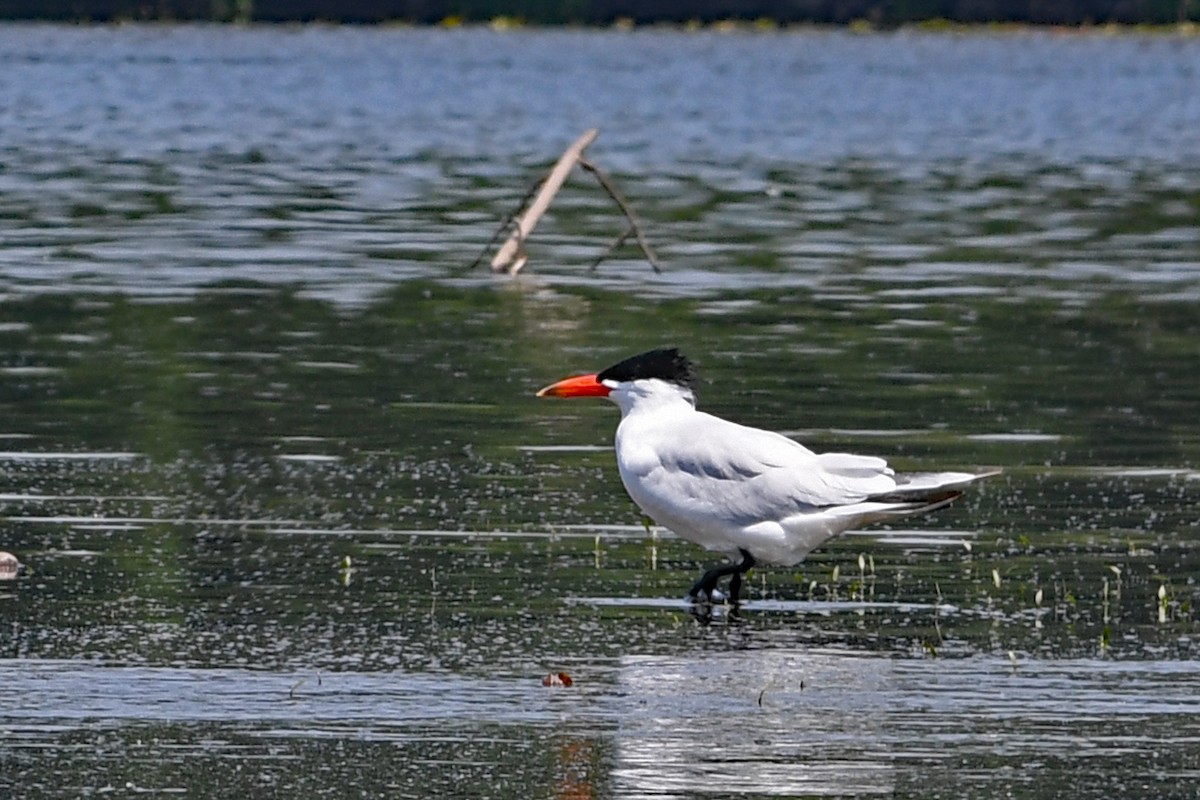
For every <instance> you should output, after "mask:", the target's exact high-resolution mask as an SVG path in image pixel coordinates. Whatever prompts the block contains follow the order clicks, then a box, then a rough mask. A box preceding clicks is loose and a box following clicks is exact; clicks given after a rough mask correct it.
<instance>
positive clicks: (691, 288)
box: [0, 26, 1200, 798]
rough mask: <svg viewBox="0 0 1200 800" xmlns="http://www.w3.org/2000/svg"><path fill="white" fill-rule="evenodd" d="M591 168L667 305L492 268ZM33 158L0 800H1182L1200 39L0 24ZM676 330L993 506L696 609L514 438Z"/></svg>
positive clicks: (536, 257) (679, 556) (910, 527)
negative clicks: (535, 196)
mask: <svg viewBox="0 0 1200 800" xmlns="http://www.w3.org/2000/svg"><path fill="white" fill-rule="evenodd" d="M593 126H595V127H599V128H600V130H601V134H600V138H599V140H598V141H597V142H596V144H595V145H593V146H592V148H591V150H590V151H589V152H590V154H591V156H592V158H593V159H594V160H595V161H596V162H597V163H599V164H600V165H601V166H602V167H604V168H605V169H606V170H607V171H609V172H610V173H612V175H613V177H614V179H615V180H616V181H617V182H618V184H619V185H620V187H621V189H622V190H623V192H624V193H625V194H626V195H627V196H628V197H629V199H630V202H631V203H632V204H633V206H634V207H635V208H636V209H637V211H638V213H639V215H640V216H641V217H642V218H643V220H644V223H645V226H646V229H647V233H648V235H649V237H650V239H651V241H652V243H653V244H654V245H655V247H656V249H657V250H658V252H659V254H660V256H661V258H662V261H663V263H664V270H663V272H662V274H660V275H656V274H655V273H653V272H652V271H651V270H650V268H649V266H648V265H647V264H646V263H645V262H644V261H642V260H641V259H640V257H639V253H638V252H637V251H636V250H634V249H632V248H628V249H626V248H623V249H621V250H619V251H618V252H617V253H616V254H615V256H614V257H612V258H610V259H608V260H606V261H605V262H604V263H603V264H601V265H600V266H599V267H598V268H597V269H594V270H593V269H592V264H593V261H594V260H595V258H596V256H597V255H599V254H600V253H602V252H603V251H604V250H605V248H606V247H608V245H609V244H610V243H611V242H612V241H613V240H614V239H615V238H616V236H618V235H619V234H620V233H621V231H622V230H623V220H622V219H621V218H620V216H619V213H618V212H616V211H615V210H614V208H613V207H612V205H611V202H610V201H609V200H608V198H607V196H606V195H605V194H604V192H603V191H602V190H601V189H600V188H599V187H597V186H596V185H595V184H593V183H590V178H589V177H588V176H587V175H586V174H577V175H575V176H574V177H573V178H572V179H571V181H570V182H569V183H568V185H567V187H566V188H565V189H564V191H563V193H562V194H560V196H559V198H558V199H557V201H556V203H555V205H554V206H553V207H552V209H551V211H550V213H549V214H548V215H547V217H546V218H545V219H544V220H543V221H542V223H541V225H540V226H539V228H538V229H537V231H536V233H535V235H534V237H533V238H532V239H531V241H530V242H529V243H528V246H527V249H528V253H529V257H530V261H529V264H528V266H527V267H526V268H525V271H524V272H523V273H522V275H521V276H520V278H519V279H516V280H513V279H508V278H493V277H491V276H490V275H487V274H485V272H484V269H483V268H482V267H481V268H476V269H474V270H472V269H470V268H469V265H470V264H471V262H472V260H473V259H475V257H476V255H478V254H479V252H480V251H481V250H482V249H483V248H484V246H485V244H486V243H487V241H488V240H489V238H490V237H491V235H492V233H493V231H494V230H495V229H496V227H497V226H498V225H499V223H500V221H501V220H502V218H503V217H504V216H505V215H506V214H507V213H508V212H509V211H511V210H512V208H513V206H514V205H515V204H516V203H517V201H518V200H519V199H520V197H521V196H522V195H523V194H524V193H525V191H526V190H527V189H528V187H529V185H530V184H531V183H532V182H533V181H534V180H535V179H536V178H537V176H538V175H539V173H541V172H542V171H543V170H545V169H546V167H547V165H548V164H549V163H550V162H551V161H552V160H553V159H554V157H555V156H556V155H557V153H558V152H559V151H560V150H561V149H562V148H563V147H565V146H566V144H568V143H569V142H570V141H571V140H572V139H573V138H574V137H575V136H577V135H578V134H579V133H580V132H582V131H583V130H584V129H586V128H588V127H593ZM0 130H2V131H3V136H2V137H0V411H2V412H3V414H2V416H0V477H2V479H3V482H2V483H0V550H7V551H11V552H13V553H16V554H17V555H18V556H19V557H20V558H21V560H22V561H23V562H24V563H25V564H26V565H27V571H26V573H25V574H24V575H23V576H22V577H21V578H19V579H18V580H15V581H7V582H0V686H2V687H3V689H4V698H5V700H4V703H3V704H0V789H3V790H5V791H4V793H3V794H4V796H6V797H7V796H9V795H11V796H14V797H22V798H43V797H46V798H48V797H62V796H72V797H74V796H92V795H98V794H103V795H117V796H126V795H134V794H144V793H153V794H172V793H174V794H187V795H190V796H218V795H222V796H223V795H226V794H230V793H232V792H241V793H244V794H247V795H248V796H255V797H259V796H262V797H271V796H279V797H317V796H350V795H353V796H400V797H428V796H448V797H449V796H453V797H474V796H478V797H514V798H517V797H519V798H528V797H570V798H581V797H680V798H683V797H696V796H751V797H780V796H783V797H811V796H864V797H868V796H877V795H896V796H906V797H985V798H990V797H1010V796H1019V797H1046V798H1049V797H1061V796H1071V797H1083V798H1108V797H1143V796H1144V797H1194V796H1196V794H1197V791H1198V790H1200V745H1198V744H1197V742H1200V701H1198V700H1197V698H1200V668H1198V665H1200V659H1198V655H1200V651H1198V644H1197V636H1198V634H1200V630H1198V627H1200V626H1198V623H1197V617H1196V610H1195V607H1196V605H1197V602H1200V589H1198V588H1197V585H1196V581H1197V578H1198V577H1200V547H1198V545H1197V538H1198V533H1200V531H1198V528H1200V512H1198V511H1197V508H1198V506H1197V503H1196V495H1197V491H1198V490H1200V422H1198V421H1197V419H1198V417H1197V413H1196V409H1197V401H1198V398H1200V378H1198V377H1197V370H1196V365H1197V364H1198V363H1200V313H1198V311H1200V308H1198V306H1200V157H1197V155H1196V154H1197V153H1200V42H1198V41H1196V40H1194V39H1189V38H1175V37H1171V36H1157V37H1140V36H1132V35H1129V36H1116V37H1100V36H1062V35H1034V34H1021V35H1014V34H1008V35H972V36H962V35H941V36H924V35H914V34H897V35H888V36H851V35H844V34H837V33H817V32H809V33H787V34H773V35H772V34H755V35H749V34H736V35H720V34H715V33H712V34H708V33H705V34H690V35H684V34H682V33H670V32H638V33H630V34H626V33H616V32H604V33H600V32H595V33H588V32H579V31H574V32H541V31H517V32H510V33H506V34H500V33H493V32H489V31H482V30H477V31H429V30H403V29H350V28H347V29H341V28H322V27H303V28H249V29H226V28H216V27H136V26H130V27H113V28H89V27H76V28H60V27H39V26H14V27H3V28H0ZM663 342H672V343H676V344H678V345H680V346H682V347H684V348H685V349H686V350H687V351H688V352H689V353H690V354H692V355H693V356H694V357H695V358H697V360H699V361H700V363H701V369H702V381H701V389H700V400H701V404H702V406H703V407H705V408H706V409H708V410H710V411H713V412H715V413H718V414H721V415H724V416H729V417H732V418H735V419H737V420H738V421H742V422H746V423H750V424H754V425H758V426H760V427H767V428H772V429H775V430H781V431H784V432H785V433H787V434H789V435H791V436H794V437H797V438H799V439H801V440H803V441H804V442H806V443H807V444H809V445H811V446H813V447H814V448H816V449H838V450H853V451H860V452H871V453H877V454H880V455H884V456H886V457H888V458H889V460H891V461H892V463H893V464H895V465H896V466H898V467H900V468H902V469H925V468H932V467H942V466H944V467H957V468H973V467H985V466H988V467H999V468H1002V469H1003V470H1004V474H1003V475H1002V476H1001V477H999V478H995V479H992V480H990V481H988V482H986V483H984V484H982V485H981V486H980V487H979V488H978V489H977V490H974V491H972V492H971V493H969V494H968V496H966V497H964V498H963V499H962V500H961V501H960V502H959V503H957V504H956V505H955V506H953V507H952V508H950V509H947V510H945V511H943V512H941V513H939V514H938V515H936V516H933V517H928V518H919V519H913V520H908V521H906V523H905V525H904V526H903V527H900V526H896V527H892V528H874V529H869V530H866V531H860V532H854V533H852V534H848V535H846V536H843V537H842V538H840V539H839V540H836V541H835V542H833V543H831V544H829V545H828V546H826V547H824V548H822V549H821V550H819V551H818V552H816V553H814V554H813V555H812V556H811V557H810V558H809V559H808V560H807V561H806V562H805V563H804V564H801V565H800V566H798V567H796V568H794V569H778V568H775V569H762V570H756V571H755V572H754V573H752V575H751V579H750V581H749V583H750V587H749V588H750V591H749V595H750V597H749V602H748V603H746V605H745V606H744V608H743V609H742V612H741V614H740V615H739V616H736V617H735V616H733V615H730V614H729V613H727V612H726V611H724V610H719V611H718V613H717V614H716V615H715V616H714V617H713V618H712V619H708V620H697V619H695V618H694V617H693V616H692V615H691V614H689V612H688V609H687V608H686V607H685V605H684V604H683V603H682V601H681V600H680V599H679V598H680V597H682V595H683V593H684V591H685V590H686V589H687V587H688V586H690V584H691V581H692V580H693V579H694V578H695V577H696V575H697V574H698V573H699V571H700V570H701V569H702V568H703V567H704V565H706V564H710V563H712V561H713V557H712V556H711V555H710V554H707V553H704V552H702V551H699V550H698V549H697V548H695V547H693V546H691V545H689V544H687V543H684V542H680V541H678V540H676V539H674V538H673V537H672V536H671V534H670V533H669V532H666V531H663V530H657V529H650V530H647V529H646V528H645V527H643V525H642V522H641V519H640V517H639V515H638V513H637V512H636V510H635V509H634V507H633V506H632V505H631V504H630V502H629V501H628V500H627V499H626V498H625V496H624V494H623V492H622V490H621V487H620V483H619V480H618V479H617V476H616V473H615V467H614V465H613V460H612V455H611V452H610V450H609V447H610V442H611V435H612V430H613V428H614V426H615V424H616V419H617V412H616V411H615V409H613V408H612V407H611V406H609V405H607V404H604V403H596V404H589V403H586V402H582V401H581V402H572V403H566V402H550V401H539V400H536V399H534V398H533V396H532V395H533V392H534V391H535V390H536V389H537V388H538V387H540V386H542V385H544V384H546V383H548V382H550V381H551V380H554V379H557V378H559V377H563V376H564V375H567V374H570V373H572V372H579V371H586V370H593V369H597V368H600V367H603V366H606V365H607V364H609V363H611V362H612V361H613V360H615V359H616V358H618V357H621V356H624V355H627V354H629V353H632V352H636V351H638V350H641V349H646V348H647V347H650V346H654V345H657V344H660V343H663ZM560 671H561V672H566V673H568V674H569V675H570V676H571V677H572V678H573V685H572V686H570V687H546V686H543V684H542V679H543V677H544V676H545V675H547V673H551V672H553V673H557V672H560Z"/></svg>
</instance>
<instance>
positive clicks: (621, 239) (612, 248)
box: [588, 226, 636, 272]
mask: <svg viewBox="0 0 1200 800" xmlns="http://www.w3.org/2000/svg"><path fill="white" fill-rule="evenodd" d="M634 233H636V231H634V229H633V227H632V226H631V227H628V228H626V229H625V232H624V233H622V234H621V235H620V236H618V237H617V238H616V239H615V240H613V243H612V244H610V245H609V246H608V247H606V248H605V249H604V252H603V253H601V254H600V255H598V256H596V260H595V261H593V262H592V266H590V267H588V272H595V271H596V268H597V267H599V266H600V264H601V263H602V262H603V261H604V259H606V258H608V257H609V256H611V255H612V254H613V253H615V252H616V251H617V250H618V249H619V248H620V247H621V245H623V244H625V242H626V241H627V240H628V239H629V237H630V236H633V234H634Z"/></svg>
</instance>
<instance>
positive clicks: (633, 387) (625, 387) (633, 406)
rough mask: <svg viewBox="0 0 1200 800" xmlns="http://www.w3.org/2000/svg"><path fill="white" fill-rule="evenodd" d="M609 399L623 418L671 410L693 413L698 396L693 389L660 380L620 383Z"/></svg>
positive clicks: (645, 379) (646, 379)
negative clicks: (647, 412)
mask: <svg viewBox="0 0 1200 800" xmlns="http://www.w3.org/2000/svg"><path fill="white" fill-rule="evenodd" d="M608 399H609V400H611V401H613V402H614V403H616V404H617V406H618V407H619V408H620V409H621V417H622V418H624V417H627V416H629V415H630V414H632V413H634V412H637V413H643V412H646V411H652V410H654V411H657V410H666V409H670V408H676V409H679V410H684V409H686V410H688V411H693V410H695V408H696V396H695V395H694V394H692V391H691V389H688V388H687V387H685V386H680V385H679V384H677V383H670V382H669V381H664V380H659V379H658V378H643V379H641V380H636V381H626V382H622V383H618V384H617V385H616V387H615V388H614V389H613V390H612V392H611V393H610V394H609V395H608Z"/></svg>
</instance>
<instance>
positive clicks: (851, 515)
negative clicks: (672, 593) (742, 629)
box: [537, 348, 997, 604]
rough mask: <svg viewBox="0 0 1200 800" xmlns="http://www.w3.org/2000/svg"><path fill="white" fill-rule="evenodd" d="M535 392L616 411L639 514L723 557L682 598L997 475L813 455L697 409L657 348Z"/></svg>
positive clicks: (701, 595)
mask: <svg viewBox="0 0 1200 800" xmlns="http://www.w3.org/2000/svg"><path fill="white" fill-rule="evenodd" d="M537 396H538V397H604V398H607V399H608V400H610V401H612V402H613V403H616V404H617V406H619V407H620V409H621V423H620V425H618V426H617V435H616V442H615V445H616V455H617V469H618V470H619V471H620V473H621V482H622V483H624V484H625V490H626V491H627V492H629V496H630V497H631V498H633V501H634V502H635V503H636V504H637V505H638V507H640V508H641V509H642V511H643V512H645V514H646V516H648V517H650V519H652V520H654V521H655V522H656V523H658V524H659V525H662V526H663V527H665V528H668V529H670V530H672V531H674V532H675V533H676V534H678V535H679V536H681V537H683V538H684V539H687V540H688V541H691V542H694V543H696V544H698V545H700V546H702V547H704V548H706V549H708V550H713V551H716V552H720V553H725V554H726V555H728V556H729V557H730V559H731V562H732V563H729V564H724V565H722V566H719V567H715V568H713V569H710V570H708V571H707V572H705V573H704V575H703V576H702V577H701V578H700V579H699V580H698V581H696V583H695V585H694V586H692V588H691V591H689V592H688V597H689V598H690V599H692V600H693V601H697V602H709V601H712V600H714V599H716V598H717V597H719V594H718V593H717V591H716V589H717V583H718V581H720V579H721V578H723V577H725V576H726V575H728V576H730V580H729V593H728V597H729V600H730V602H731V603H734V604H736V603H737V600H738V593H739V590H740V588H741V582H742V575H743V574H745V573H746V572H747V571H748V570H749V569H750V568H751V567H753V566H754V565H755V564H757V563H760V562H761V563H768V564H778V565H783V566H791V565H794V564H798V563H800V562H801V561H803V560H804V557H805V556H807V555H808V554H809V553H810V552H811V551H812V550H813V549H815V548H817V547H819V546H820V545H821V544H823V543H824V542H826V541H828V540H829V539H831V538H832V537H834V536H836V535H838V534H839V533H842V532H843V531H846V530H849V529H851V528H858V527H861V526H863V525H866V524H869V523H872V522H878V521H880V520H887V519H895V518H897V517H905V516H908V515H910V514H919V513H923V512H926V511H933V510H934V509H938V508H941V507H942V506H945V505H948V504H949V503H951V502H953V501H954V500H955V498H957V497H959V496H960V495H961V494H962V491H963V488H964V487H965V486H967V484H970V483H972V482H973V481H976V480H979V479H980V478H986V477H988V476H990V475H995V474H997V473H996V472H987V473H982V474H975V473H969V472H934V473H914V474H908V475H897V474H896V473H895V472H894V471H893V470H892V469H891V468H890V467H888V465H887V462H886V461H885V460H884V459H882V458H877V457H875V456H860V455H852V454H849V453H814V452H813V451H812V450H809V449H808V448H807V447H805V446H804V445H802V444H800V443H799V442H796V441H794V440H792V439H789V438H787V437H786V436H783V435H781V434H778V433H772V432H770V431H764V430H760V429H758V428H750V427H747V426H745V425H739V424H737V423H735V422H729V421H727V420H724V419H721V418H720V417H714V416H713V415H711V414H706V413H704V412H703V411H698V410H696V371H695V366H694V365H693V363H692V362H691V361H690V360H689V359H688V358H687V357H685V356H684V355H683V354H682V353H680V352H679V350H677V349H675V348H660V349H657V350H650V351H649V352H646V353H641V354H639V355H636V356H632V357H630V358H627V359H625V360H624V361H621V362H620V363H618V364H614V365H613V366H611V367H609V368H608V369H605V370H603V371H602V372H599V373H591V374H587V375H579V376H576V377H572V378H566V379H564V380H561V381H558V382H557V383H554V384H551V385H550V386H547V387H545V388H544V389H542V390H541V391H539V392H538V393H537Z"/></svg>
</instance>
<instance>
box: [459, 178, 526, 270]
mask: <svg viewBox="0 0 1200 800" xmlns="http://www.w3.org/2000/svg"><path fill="white" fill-rule="evenodd" d="M541 185H542V181H541V180H538V181H536V182H535V183H534V184H533V186H530V187H529V191H528V192H526V193H525V196H524V197H522V198H521V202H520V203H518V204H517V208H516V210H515V211H513V212H512V213H511V214H508V215H507V216H505V217H504V219H503V220H501V222H500V227H499V228H496V232H495V233H493V234H492V238H491V239H488V243H487V244H485V245H484V246H483V249H482V250H481V251H479V255H478V256H476V257H475V260H474V261H472V262H471V266H469V267H467V269H469V270H471V269H475V268H476V267H478V266H479V265H480V263H482V262H483V259H485V258H487V254H488V251H489V250H491V249H492V245H494V244H495V243H496V242H498V241H500V237H501V236H502V235H503V234H504V232H505V231H507V230H508V229H509V228H511V227H512V225H513V220H515V219H516V218H517V215H518V214H520V213H521V212H522V211H524V210H525V206H526V205H528V204H529V201H530V199H531V198H532V197H533V195H534V193H535V192H537V190H538V189H539V188H541Z"/></svg>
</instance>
